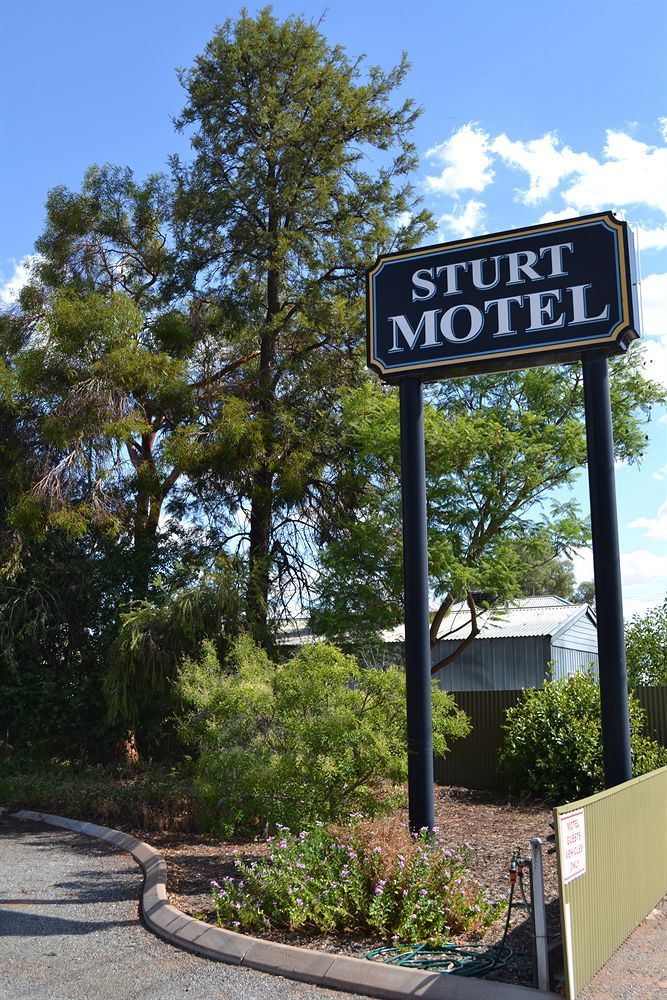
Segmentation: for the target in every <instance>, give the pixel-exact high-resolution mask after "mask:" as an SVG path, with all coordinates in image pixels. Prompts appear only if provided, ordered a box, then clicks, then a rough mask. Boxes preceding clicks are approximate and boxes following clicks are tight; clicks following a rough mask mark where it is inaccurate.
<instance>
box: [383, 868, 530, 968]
mask: <svg viewBox="0 0 667 1000" xmlns="http://www.w3.org/2000/svg"><path fill="white" fill-rule="evenodd" d="M513 898H514V883H512V885H511V886H510V894H509V901H508V905H507V917H506V919H505V927H504V930H503V936H502V938H501V941H500V944H498V945H493V946H491V947H489V946H488V945H481V944H462V945H458V944H445V945H442V946H441V947H440V948H430V947H429V946H428V945H425V944H419V945H401V944H398V945H395V946H393V947H383V948H373V950H372V951H369V952H366V954H365V955H364V958H368V959H370V961H381V962H384V963H385V964H387V965H397V966H400V967H401V968H407V969H424V970H427V971H432V972H440V973H443V974H446V975H450V976H485V975H486V974H487V973H488V972H492V971H493V970H494V969H501V968H503V966H505V965H507V963H508V962H509V960H510V958H511V957H512V950H511V948H507V947H505V939H506V937H507V931H508V930H509V925H510V916H511V913H512V900H513Z"/></svg>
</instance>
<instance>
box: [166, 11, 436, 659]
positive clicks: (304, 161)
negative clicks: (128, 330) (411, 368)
mask: <svg viewBox="0 0 667 1000" xmlns="http://www.w3.org/2000/svg"><path fill="white" fill-rule="evenodd" d="M406 71H407V63H406V60H405V57H404V58H403V59H402V60H401V62H400V64H399V65H398V66H397V67H396V68H394V69H392V70H390V71H389V72H384V71H383V70H381V69H380V68H378V67H375V66H371V67H369V68H368V69H367V70H364V67H363V63H362V61H361V60H356V61H353V60H351V59H350V58H349V57H348V55H347V54H346V53H345V51H344V50H343V49H342V48H340V47H339V46H331V45H330V44H329V43H328V42H327V40H326V39H325V38H324V37H323V35H322V34H321V32H320V31H319V30H318V28H317V27H316V26H314V25H312V24H308V23H306V22H305V21H304V20H303V19H302V18H300V17H290V18H288V19H287V20H285V21H283V22H279V21H278V20H277V19H276V18H275V17H274V16H273V14H272V13H271V10H270V8H265V9H264V10H262V11H260V12H259V13H258V14H257V16H256V17H250V16H249V15H247V14H246V13H243V14H242V15H241V16H240V18H239V19H238V20H237V21H235V22H232V21H228V22H227V23H226V24H225V25H224V26H223V27H221V28H220V29H218V30H217V31H216V32H215V34H214V36H213V38H212V39H211V41H210V42H209V44H208V45H207V46H206V49H205V51H204V53H203V54H202V55H201V56H199V57H198V58H197V59H196V61H195V63H194V66H193V67H192V68H191V69H190V70H188V71H184V72H182V74H181V81H182V83H183V86H184V87H185V89H186V91H187V104H186V106H185V108H184V109H183V112H182V113H181V116H180V118H179V119H178V121H177V127H178V128H179V129H182V130H187V131H189V132H190V133H191V136H192V139H191V141H192V148H193V153H194V156H193V159H192V161H191V162H190V163H187V164H186V163H182V162H181V161H180V160H178V159H177V158H175V159H174V161H173V168H174V176H175V178H176V183H177V188H178V190H177V196H176V201H175V220H176V232H177V248H178V253H179V265H180V281H181V287H183V288H196V289H197V293H198V295H200V296H201V297H202V299H203V300H205V301H206V302H207V303H210V304H211V305H215V307H216V308H217V309H218V310H219V315H220V316H221V317H230V316H234V317H235V319H236V321H237V326H236V327H235V328H231V329H230V327H229V325H228V324H227V322H226V321H223V322H222V323H221V326H220V328H219V330H218V332H217V335H218V336H219V337H220V338H221V340H222V341H224V342H225V343H226V344H227V345H228V348H229V350H230V352H231V354H232V355H233V356H235V357H236V356H238V357H240V358H243V357H246V358H248V359H249V360H248V361H247V362H245V363H244V364H243V367H242V374H241V375H240V378H239V392H238V396H237V400H238V402H237V405H236V409H235V411H234V418H235V420H236V421H237V425H236V426H237V427H239V426H240V428H241V432H242V433H241V437H242V438H243V439H245V438H246V437H249V438H250V439H252V441H253V443H254V456H253V460H252V461H250V462H249V463H248V464H247V465H246V466H245V468H243V469H239V470H238V472H239V474H238V475H237V476H236V478H235V480H234V482H235V488H236V499H237V503H238V508H239V512H240V516H239V523H240V526H241V533H242V534H243V536H244V537H243V543H244V545H245V546H246V550H245V551H246V552H247V558H248V583H247V608H248V615H249V620H250V622H251V625H252V628H253V631H254V633H255V636H256V638H258V639H259V640H260V641H262V642H264V643H265V644H266V643H267V642H269V641H270V640H269V629H268V627H267V622H268V620H269V619H270V616H271V600H272V596H280V593H281V592H282V594H283V595H284V594H285V593H286V592H288V593H290V592H291V591H290V590H289V588H290V587H293V588H296V590H299V589H302V588H303V586H307V584H308V582H309V570H308V566H307V564H306V562H307V560H305V556H304V553H305V552H306V547H307V542H308V538H309V536H310V537H311V539H312V538H314V534H313V532H314V529H316V526H317V524H318V523H319V521H320V519H321V511H322V509H323V508H324V509H331V508H332V507H335V506H336V505H337V503H338V502H339V496H338V489H337V483H336V480H335V478H333V477H332V475H331V456H332V454H333V453H334V451H335V449H336V446H337V440H338V436H339V430H338V421H339V416H340V411H341V404H340V399H341V394H342V392H343V390H344V389H346V388H347V387H349V386H350V385H358V384H359V383H360V382H361V381H362V380H363V379H364V378H365V377H366V376H365V374H364V365H363V357H362V353H361V345H362V340H363V311H362V309H363V306H362V302H363V274H364V270H365V268H366V267H368V266H369V265H370V264H371V263H372V262H373V260H374V258H375V256H376V255H377V253H378V252H379V251H380V250H388V249H391V247H392V246H394V244H395V242H396V241H397V240H398V241H400V245H401V246H405V245H409V243H410V242H417V241H419V240H420V239H421V238H422V236H423V235H424V233H425V232H427V231H428V229H429V228H430V219H429V217H428V215H427V214H426V213H423V212H419V211H418V210H417V208H416V206H415V199H414V196H413V192H412V189H411V187H410V186H409V184H408V183H407V177H408V175H409V173H410V171H411V170H412V169H413V168H414V166H415V151H414V147H413V145H412V144H411V142H410V141H409V134H410V131H411V129H412V127H413V124H414V122H415V120H416V118H417V115H418V110H417V109H416V108H415V107H414V105H413V103H412V102H411V101H409V100H408V101H402V100H398V102H397V103H395V102H394V99H395V98H396V91H397V90H398V89H399V88H400V86H401V84H402V83H403V80H404V78H405V74H406ZM406 213H411V217H410V225H409V233H408V230H407V228H406V227H401V226H400V225H399V224H398V222H397V220H399V219H402V218H405V217H406ZM235 433H237V432H235ZM217 476H218V478H219V479H220V481H221V482H225V483H226V484H228V483H229V482H230V479H229V470H228V468H222V467H221V468H220V469H219V471H218V473H217ZM213 478H214V479H215V476H214V477H213Z"/></svg>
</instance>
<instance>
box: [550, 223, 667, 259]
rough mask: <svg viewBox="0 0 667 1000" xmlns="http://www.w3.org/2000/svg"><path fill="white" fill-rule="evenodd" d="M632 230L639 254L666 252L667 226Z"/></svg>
mask: <svg viewBox="0 0 667 1000" xmlns="http://www.w3.org/2000/svg"><path fill="white" fill-rule="evenodd" d="M563 218H565V216H563ZM632 228H633V230H634V232H635V242H636V247H637V250H638V251H639V253H641V252H642V251H643V250H664V249H665V248H666V247H667V226H655V227H654V228H652V229H646V228H645V227H644V226H641V225H633V227H632Z"/></svg>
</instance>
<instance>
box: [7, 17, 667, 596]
mask: <svg viewBox="0 0 667 1000" xmlns="http://www.w3.org/2000/svg"><path fill="white" fill-rule="evenodd" d="M259 6H261V5H260V4H255V3H247V4H246V7H247V9H248V10H249V11H250V12H252V11H254V10H256V9H258V7H259ZM240 8H241V5H240V4H236V3H230V2H206V0H191V2H186V0H171V2H169V0H155V2H153V0H132V2H125V0H115V2H108V0H87V2H69V0H67V2H65V0H49V2H42V0H20V2H16V0H0V46H1V51H0V63H1V66H0V74H1V75H0V93H1V94H2V108H1V121H0V127H1V129H2V135H3V147H4V148H3V153H4V155H3V158H2V165H1V167H0V169H1V174H0V199H1V200H0V300H2V301H4V302H7V301H10V300H11V296H12V291H13V290H15V289H16V287H17V286H18V284H19V283H20V281H21V276H22V273H23V272H22V268H21V262H22V261H23V259H24V258H25V257H26V256H27V255H29V254H30V253H31V252H32V250H33V244H34V241H35V239H36V238H37V237H38V236H39V234H40V231H41V228H42V224H43V219H44V202H45V198H46V194H47V192H48V190H49V189H50V188H51V187H53V186H54V185H56V184H65V185H67V186H68V187H70V188H72V189H75V190H76V189H78V187H79V186H80V183H81V179H82V176H83V173H84V171H85V169H86V167H88V166H89V165H90V164H91V163H106V162H110V163H119V164H127V165H129V166H131V167H132V168H133V169H134V171H135V173H136V174H137V175H138V176H143V175H145V174H146V173H149V172H152V171H157V170H161V169H164V168H165V167H166V163H167V158H168V156H169V154H170V153H173V152H177V151H178V152H181V153H183V154H187V143H186V140H185V139H184V138H183V137H180V136H176V135H175V134H174V131H173V127H172V123H171V117H172V116H174V115H177V114H178V112H179V111H180V110H181V108H182V105H183V92H182V90H181V87H180V85H179V83H178V80H177V77H176V72H175V70H176V68H177V67H188V66H190V65H191V63H192V61H193V59H194V57H195V56H196V55H197V54H198V53H199V52H201V51H202V49H203V48H204V46H205V44H206V42H207V41H208V39H209V38H210V37H211V34H212V32H213V30H214V28H215V26H216V25H217V24H220V23H222V22H223V21H224V20H225V19H226V18H228V17H232V18H233V17H235V16H236V15H237V14H238V13H239V10H240ZM273 8H274V12H275V13H276V14H277V15H278V16H280V17H282V16H287V15H289V14H303V15H304V16H305V17H307V18H308V19H310V20H313V21H319V20H320V18H321V17H324V19H323V21H322V23H321V28H322V30H323V32H324V33H325V34H326V35H327V37H328V38H329V39H330V40H331V41H332V42H335V43H340V44H342V45H343V46H344V47H345V48H346V49H347V50H348V52H349V53H350V54H351V55H355V56H356V55H360V54H362V53H363V54H365V55H366V58H367V62H368V63H369V64H379V65H381V66H383V67H384V68H388V67H389V66H391V65H394V64H395V63H396V62H397V61H398V60H399V59H400V55H401V52H402V51H403V50H405V51H406V52H407V53H408V56H409V58H410V61H411V63H412V70H411V72H410V74H409V76H408V78H407V80H406V83H405V84H404V87H403V90H404V93H405V95H406V96H411V97H414V98H415V100H416V101H417V103H418V104H420V105H421V106H422V107H423V109H424V113H423V115H422V117H421V119H420V120H419V123H418V125H417V128H416V130H415V133H414V138H415V141H416V143H417V147H418V151H419V156H420V166H419V170H418V172H417V175H416V177H415V183H416V184H417V186H418V188H419V189H420V191H421V193H422V195H423V197H424V200H425V203H426V205H427V207H429V208H430V209H431V210H432V211H433V213H434V214H435V216H436V217H437V218H438V219H439V234H438V239H441V240H447V239H456V238H459V237H461V236H466V235H481V234H484V233H487V232H495V231H498V230H504V229H511V228H516V227H520V226H524V225H530V224H533V223H536V222H539V221H541V220H542V219H545V218H549V217H554V216H556V217H558V216H562V217H570V216H576V215H584V214H587V213H589V212H596V211H604V210H606V209H613V210H616V211H617V213H618V214H619V215H620V216H621V217H622V218H625V219H627V220H628V222H630V223H631V224H632V225H633V227H635V228H636V230H637V236H638V243H639V248H640V267H641V274H642V303H643V334H644V337H643V340H644V343H645V344H646V355H647V362H648V365H649V372H650V374H651V376H652V377H653V378H655V379H656V380H660V381H661V382H662V383H663V384H665V385H667V68H666V61H665V51H666V49H667V4H665V3H664V2H662V0H633V2H626V0H617V2H613V0H588V2H587V0H578V2H570V0H560V2H559V3H543V4H537V3H534V2H532V0H509V2H505V3H502V2H499V0H489V2H487V0H468V2H465V3H464V2H460V0H450V2H440V0H430V2H429V0H412V2H411V3H409V4H408V3H405V2H393V0H381V2H380V0H378V2H375V0H354V2H347V0H330V2H329V5H328V8H327V7H325V5H324V3H314V2H309V0H303V2H301V3H296V2H295V3H285V2H278V3H274V5H273ZM647 434H648V435H649V442H648V447H647V450H646V455H645V458H644V461H643V463H642V466H641V468H639V469H637V468H635V467H625V466H621V467H619V468H618V469H617V490H618V508H619V530H620V537H621V553H622V567H621V568H622V574H623V586H624V602H625V611H626V616H628V615H631V614H632V613H633V612H635V611H638V610H641V609H642V608H644V607H646V606H647V605H648V604H655V603H659V602H660V601H661V600H662V598H663V597H664V595H665V591H666V589H667V409H662V410H660V411H659V412H656V413H654V416H653V419H652V421H651V423H650V424H649V425H648V426H647ZM576 495H577V497H578V498H579V499H580V502H581V503H582V506H584V508H585V509H587V506H588V496H587V486H586V478H585V476H584V477H582V479H581V482H580V484H579V487H578V488H577V490H576ZM575 565H576V570H577V574H578V577H579V578H580V579H590V578H591V576H592V569H591V560H590V555H589V554H587V553H582V554H581V557H580V558H579V559H577V561H576V564H575Z"/></svg>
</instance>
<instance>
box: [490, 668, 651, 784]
mask: <svg viewBox="0 0 667 1000" xmlns="http://www.w3.org/2000/svg"><path fill="white" fill-rule="evenodd" d="M629 706H630V742H631V747H632V773H633V775H634V776H635V777H636V776H637V775H639V774H645V773H646V772H647V771H653V770H655V769H656V768H658V767H662V766H663V765H664V764H667V750H665V749H664V748H663V747H661V746H659V744H657V743H655V742H654V741H653V740H651V739H649V738H648V737H647V736H646V735H645V734H644V729H645V721H646V717H645V713H644V710H643V709H642V707H641V705H640V704H639V702H638V701H637V699H636V698H635V697H634V696H633V695H630V698H629ZM503 728H504V729H505V737H504V739H503V743H502V748H501V753H500V763H501V767H502V768H503V770H504V771H505V773H506V775H507V776H508V779H509V783H510V788H511V789H512V791H513V792H516V793H518V794H519V795H521V796H525V797H536V798H541V799H545V800H547V801H548V802H551V803H553V804H562V803H564V802H571V801H574V800H575V799H580V798H585V797H586V796H587V795H593V794H594V793H595V792H599V791H600V790H601V789H602V788H604V769H603V760H602V735H601V714H600V687H599V685H598V682H597V680H596V678H595V677H593V676H591V675H590V674H587V673H578V674H575V675H574V676H572V677H567V678H563V679H561V680H557V681H547V682H546V683H545V685H544V687H542V688H529V689H526V690H525V691H523V692H522V695H521V698H520V699H519V701H518V702H517V704H516V705H515V706H514V707H513V708H510V709H508V710H507V722H506V725H505V726H504V727H503Z"/></svg>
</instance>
